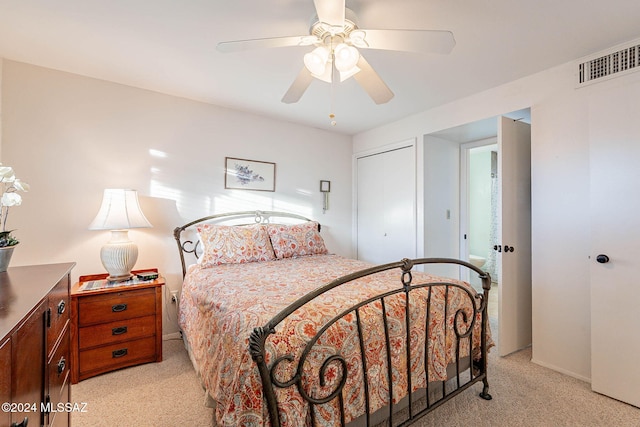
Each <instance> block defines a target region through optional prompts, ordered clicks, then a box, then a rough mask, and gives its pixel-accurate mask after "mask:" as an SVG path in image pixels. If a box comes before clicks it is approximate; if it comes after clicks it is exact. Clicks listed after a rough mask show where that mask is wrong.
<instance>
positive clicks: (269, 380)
mask: <svg viewBox="0 0 640 427" xmlns="http://www.w3.org/2000/svg"><path fill="white" fill-rule="evenodd" d="M251 217H252V218H253V223H263V222H270V221H271V219H272V218H276V217H281V218H293V219H296V220H302V221H306V220H308V219H307V218H305V217H302V216H300V215H295V214H289V213H284V212H262V211H258V212H234V213H231V214H219V215H212V216H209V217H205V218H201V219H198V220H196V221H192V222H190V223H188V224H186V225H184V226H182V227H177V228H176V229H175V230H174V236H175V238H176V242H177V243H178V248H179V250H180V257H181V261H182V268H183V275H184V274H185V272H186V267H185V260H184V253H192V254H194V255H195V256H196V257H197V255H198V254H197V248H198V243H197V242H196V243H193V241H191V240H185V241H181V233H182V232H184V230H185V229H187V228H188V227H191V226H193V225H196V224H200V223H203V222H209V221H220V220H221V221H226V220H228V219H234V220H237V219H246V218H251ZM239 225H241V224H239ZM443 263H444V264H457V265H460V266H464V267H466V268H469V269H470V270H472V271H474V272H476V273H477V274H478V275H479V277H480V279H481V280H482V288H483V292H482V293H478V294H476V295H474V294H473V293H472V292H471V291H470V290H468V289H467V288H465V287H464V286H461V285H459V284H456V283H451V282H445V281H442V282H429V283H413V275H412V272H411V271H412V269H413V268H414V267H415V266H418V265H426V264H443ZM393 269H399V270H400V271H399V273H400V274H399V280H398V283H399V286H398V287H397V288H396V289H393V290H390V291H387V292H385V293H383V294H380V295H376V296H373V297H371V298H369V299H367V300H366V301H361V302H359V303H357V304H355V305H353V306H351V307H344V308H342V312H341V313H340V314H338V315H337V316H335V317H334V318H333V319H331V320H330V321H328V322H327V323H326V324H325V325H322V326H320V325H318V332H317V334H316V335H315V336H314V337H313V338H311V339H310V340H309V341H308V342H307V344H306V347H305V348H304V350H303V352H302V354H301V355H300V357H299V358H298V359H297V360H296V358H295V357H294V356H293V355H291V354H285V355H279V356H278V357H277V358H276V359H275V360H273V361H272V362H271V363H270V365H268V364H267V363H266V348H265V345H266V342H267V339H268V338H269V337H270V336H272V335H275V334H277V333H278V331H277V326H278V325H279V324H280V323H281V322H282V321H283V320H284V319H285V318H287V316H289V315H291V314H292V313H294V312H295V311H296V310H297V309H298V308H300V307H302V306H303V305H305V304H307V303H308V302H309V301H311V300H313V299H314V298H316V297H318V296H319V295H322V294H323V293H326V292H329V291H330V290H332V289H334V288H337V287H339V286H348V284H349V283H350V282H352V281H354V280H356V279H359V278H362V277H365V276H368V275H373V274H376V273H380V272H383V271H387V270H393ZM422 288H426V292H427V297H426V307H427V308H426V322H425V324H424V334H426V337H425V348H424V354H425V355H427V354H428V345H429V340H428V336H429V333H430V330H429V324H430V323H429V321H430V314H431V313H432V310H433V309H434V307H433V305H432V304H431V296H432V294H433V292H434V291H435V289H437V288H442V289H443V293H444V295H445V303H444V304H443V310H444V319H447V318H448V317H449V316H450V315H451V314H452V313H447V310H448V299H447V298H448V296H449V293H450V292H451V289H453V288H456V289H459V290H461V291H462V295H464V296H465V297H466V298H468V299H469V301H470V302H471V304H472V307H474V313H473V315H472V316H468V315H467V313H466V312H465V311H464V310H463V309H460V310H458V311H457V312H456V313H453V316H454V327H453V331H447V332H446V333H453V334H454V335H455V338H454V339H455V345H456V356H455V362H454V364H453V365H455V366H452V368H454V369H448V370H447V371H448V373H450V372H451V371H453V374H452V375H453V378H449V380H448V381H446V382H444V381H442V382H437V383H427V386H426V389H425V390H421V392H422V393H416V391H414V390H413V387H412V383H411V375H407V380H408V381H407V382H408V387H407V388H408V390H406V394H407V397H408V398H406V399H403V400H402V401H401V402H393V399H392V398H391V396H393V387H394V384H393V380H392V378H393V376H392V363H391V342H390V339H389V325H388V323H387V317H386V314H385V313H386V311H385V310H386V306H385V298H387V297H390V296H392V295H396V294H402V295H404V303H405V310H404V312H405V324H404V328H405V332H406V335H407V336H406V340H405V341H404V348H402V350H401V351H405V352H406V359H407V366H406V369H407V372H411V366H410V364H411V362H410V361H411V360H412V355H413V354H414V351H416V349H413V348H411V346H410V345H406V343H410V339H409V331H410V326H411V324H410V316H409V313H410V310H409V308H410V306H411V303H412V292H414V291H415V290H417V289H422ZM490 289H491V277H490V275H489V274H488V273H486V272H484V271H482V270H480V269H479V268H478V267H476V266H474V265H472V264H470V263H467V262H465V261H461V260H457V259H451V258H421V259H414V260H410V259H403V260H401V261H398V262H394V263H389V264H384V265H379V266H374V267H371V268H368V269H365V270H361V271H357V272H354V273H351V274H349V275H346V276H343V277H341V278H338V279H336V280H333V281H332V282H330V283H327V284H326V285H324V286H322V287H320V288H318V289H316V290H315V291H313V292H311V293H309V294H307V295H305V296H304V297H302V298H300V299H299V300H297V301H295V302H294V303H292V304H291V305H289V306H288V307H287V308H285V309H284V310H282V311H281V312H280V313H278V314H277V315H276V316H275V317H273V318H272V319H271V320H270V321H269V322H268V323H267V324H265V325H264V326H262V327H258V328H255V329H254V331H253V332H252V333H251V335H250V337H249V349H248V350H249V352H250V354H251V357H252V358H253V360H254V361H255V363H256V364H257V367H258V371H259V374H260V378H261V381H262V387H263V396H264V399H265V404H266V406H267V409H268V413H269V418H270V421H271V426H273V427H280V426H281V424H282V419H283V418H282V414H281V412H280V410H279V407H278V399H277V393H276V389H277V388H287V387H296V389H297V392H298V393H299V394H300V396H302V398H303V399H304V400H305V401H306V402H307V404H308V413H307V419H306V420H305V424H306V425H311V426H315V425H316V415H315V413H316V407H318V406H319V405H324V404H330V403H336V402H337V406H338V408H339V415H338V416H339V419H337V420H335V422H336V425H340V426H345V425H346V424H345V411H344V409H345V408H344V401H343V395H342V389H343V387H344V385H345V383H346V381H347V378H348V377H349V376H350V375H356V374H355V373H352V372H349V369H348V364H347V362H346V360H345V359H344V357H343V356H342V355H341V354H333V355H330V356H328V357H326V359H325V360H324V363H323V364H322V366H321V368H320V370H319V372H318V378H317V381H316V383H317V384H320V385H321V386H324V385H325V383H326V379H325V378H324V376H325V375H326V372H327V369H328V368H329V367H330V366H331V365H334V366H338V367H339V372H340V373H341V377H340V378H338V381H337V385H336V386H335V388H334V389H333V390H332V391H331V392H330V393H328V394H325V395H323V396H313V393H311V392H310V391H308V390H306V389H305V375H306V374H303V365H304V363H305V360H306V359H307V357H308V356H309V354H310V352H311V351H312V349H313V347H314V345H315V344H316V343H317V342H318V340H319V339H320V338H321V337H322V335H323V334H324V333H325V332H326V331H327V330H328V329H329V327H330V326H331V325H333V324H334V323H336V322H338V321H340V319H343V318H344V317H345V316H347V315H349V316H350V318H353V317H354V316H355V319H356V326H357V334H358V339H359V352H360V360H361V361H362V364H363V366H362V374H361V375H362V378H359V381H361V382H362V384H363V385H364V394H365V396H364V400H365V408H366V413H365V414H364V416H363V417H360V418H364V419H363V420H360V424H362V422H364V423H365V425H366V426H371V425H378V424H379V423H380V421H379V420H380V417H381V413H382V417H383V418H382V419H383V423H384V425H388V426H393V427H395V426H407V425H409V424H412V423H413V422H415V421H416V420H417V419H419V418H421V417H423V416H424V415H426V414H427V413H429V412H431V411H432V410H434V409H435V408H437V407H438V406H440V405H442V404H443V403H444V402H446V401H448V400H450V399H451V398H453V397H455V396H456V395H458V394H460V393H461V392H463V391H464V390H466V389H468V388H469V387H471V386H472V385H474V384H475V383H477V382H482V383H483V388H482V392H481V393H480V394H479V395H480V397H481V398H483V399H485V400H490V399H491V398H492V397H491V395H490V394H489V392H488V391H489V383H488V380H487V357H488V339H487V337H488V314H487V302H488V300H489V291H490ZM415 295H418V294H415ZM416 298H417V297H416ZM374 302H379V303H380V305H381V307H382V312H381V318H382V319H381V321H382V324H383V326H384V336H385V340H386V343H385V345H386V348H385V352H386V366H387V372H386V375H387V380H388V385H389V399H388V401H389V402H391V403H390V404H388V405H387V406H385V407H383V408H382V409H380V410H378V411H377V413H376V414H375V415H376V416H375V417H373V416H372V414H371V413H370V412H371V410H370V396H369V387H368V384H369V381H368V378H367V366H366V364H367V358H366V356H365V348H364V339H363V329H362V328H363V324H362V323H361V321H360V310H361V309H362V307H364V306H366V305H367V304H371V303H374ZM477 316H479V318H480V333H481V337H480V342H481V346H480V349H479V352H480V355H479V357H476V358H475V359H474V357H473V353H474V352H473V349H472V343H473V334H474V329H475V326H476V318H477ZM421 332H422V329H421ZM463 340H469V341H468V343H469V355H468V356H464V357H462V356H461V354H460V351H461V345H462V342H463ZM425 359H427V358H426V357H425ZM283 363H287V364H293V365H289V366H293V372H294V374H293V376H292V377H291V378H288V379H286V380H283V379H280V378H278V376H279V375H278V369H279V367H281V365H282V364H283ZM421 369H424V374H425V375H426V377H425V378H429V366H428V363H424V366H423V367H422V368H421ZM450 375H451V374H450ZM280 376H281V375H280ZM306 379H308V378H306ZM360 424H359V425H360Z"/></svg>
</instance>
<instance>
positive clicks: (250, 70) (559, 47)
mask: <svg viewBox="0 0 640 427" xmlns="http://www.w3.org/2000/svg"><path fill="white" fill-rule="evenodd" d="M347 6H348V7H349V8H351V9H352V10H354V12H355V13H356V14H357V16H358V24H359V26H360V27H361V28H369V29H437V30H450V31H452V32H453V33H454V35H455V38H456V42H457V44H456V47H455V48H454V50H453V52H452V53H451V54H449V55H437V54H429V55H421V54H415V53H404V52H392V51H379V50H371V49H369V50H366V51H365V50H363V54H364V56H365V57H366V58H367V60H368V61H369V63H370V64H371V65H372V66H373V67H374V69H375V70H376V71H377V72H378V74H379V75H380V76H381V77H382V78H383V80H384V81H385V82H386V83H387V85H388V86H389V87H390V88H391V90H392V91H393V92H394V93H395V97H394V98H393V99H392V100H391V101H390V102H389V103H387V104H384V105H376V104H374V103H373V101H371V99H370V98H369V97H368V96H367V94H366V93H365V92H364V91H363V90H362V89H361V88H360V87H359V86H358V85H357V83H356V82H355V81H354V79H349V80H347V81H345V82H343V83H341V84H340V85H338V86H337V88H336V89H335V93H334V106H335V108H334V109H333V111H334V113H335V114H336V121H337V125H336V126H335V127H332V126H331V125H330V120H329V118H328V115H329V113H330V110H331V96H330V92H331V91H330V85H329V84H327V83H324V82H321V81H314V82H313V83H312V84H311V86H310V87H309V89H308V90H307V92H306V93H305V94H304V95H303V96H302V98H301V100H300V101H299V102H298V103H297V104H289V105H287V104H283V103H281V102H280V100H281V98H282V96H283V95H284V93H285V92H286V91H287V89H288V88H289V86H290V84H291V82H292V81H293V80H294V78H295V77H296V76H297V74H298V72H299V71H300V69H301V67H302V66H303V64H302V56H303V54H304V53H305V52H307V51H309V50H311V49H310V48H309V47H306V48H305V47H285V48H273V49H264V50H252V51H244V52H237V53H226V54H223V53H219V52H218V51H216V49H215V46H216V44H217V43H218V42H221V41H229V40H237V39H252V38H265V37H278V36H291V35H304V34H308V27H309V22H310V19H311V17H312V15H313V14H314V6H313V1H312V0H226V1H222V0H58V1H51V0H0V57H4V58H7V59H11V60H16V61H21V62H27V63H31V64H36V65H40V66H44V67H49V68H53V69H58V70H63V71H68V72H72V73H77V74H81V75H86V76H90V77H95V78H98V79H104V80H109V81H113V82H118V83H122V84H126V85H131V86H136V87H141V88H145V89H150V90H154V91H158V92H163V93H167V94H172V95H177V96H182V97H186V98H190V99H194V100H200V101H204V102H208V103H211V104H216V105H220V106H225V107H230V108H234V109H238V110H242V111H248V112H252V113H256V114H261V115H266V116H269V117H275V118H280V119H284V120H287V121H290V122H296V123H301V124H303V125H308V126H313V127H317V128H324V129H328V130H331V131H335V132H340V133H345V134H354V133H358V132H361V131H364V130H367V129H370V128H373V127H376V126H379V125H381V124H384V123H388V122H391V121H394V120H397V119H399V118H401V117H404V116H407V115H410V114H414V113H417V112H420V111H424V110H427V109H429V108H431V107H434V106H436V105H440V104H443V103H447V102H451V101H453V100H455V99H459V98H461V97H464V96H467V95H470V94H473V93H476V92H479V91H482V90H485V89H489V88H491V87H495V86H498V85H500V84H502V83H505V82H508V81H511V80H514V79H517V78H520V77H524V76H526V75H529V74H533V73H535V72H538V71H541V70H544V69H547V68H549V67H552V66H555V65H559V64H562V63H565V62H568V61H571V60H574V59H577V58H580V57H582V56H585V55H589V54H592V53H595V52H598V51H600V50H603V49H606V48H609V47H612V46H615V45H617V44H619V43H623V42H627V41H629V40H633V39H635V38H637V37H639V36H640V27H639V26H638V21H639V18H640V1H639V0H608V1H602V0H599V1H594V0H347Z"/></svg>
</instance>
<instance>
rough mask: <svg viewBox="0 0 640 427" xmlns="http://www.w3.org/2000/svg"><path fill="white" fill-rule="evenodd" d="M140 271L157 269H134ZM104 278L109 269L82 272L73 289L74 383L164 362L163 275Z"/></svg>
mask: <svg viewBox="0 0 640 427" xmlns="http://www.w3.org/2000/svg"><path fill="white" fill-rule="evenodd" d="M141 271H155V272H157V271H158V270H157V269H147V270H138V271H133V273H134V274H135V273H136V272H141ZM106 277H107V274H106V273H105V274H96V275H90V276H80V278H79V281H78V283H76V284H75V285H73V287H72V288H71V382H72V383H73V384H76V383H77V382H78V381H82V380H84V379H87V378H90V377H93V376H95V375H99V374H102V373H105V372H110V371H114V370H116V369H120V368H125V367H128V366H134V365H139V364H142V363H148V362H161V361H162V286H163V285H164V283H165V282H164V278H162V277H161V276H159V277H158V278H157V279H154V280H149V281H138V280H131V281H129V282H122V283H121V284H117V285H116V284H110V283H106V281H105V280H104V279H105V278H106ZM134 277H135V276H134ZM103 286H107V287H103Z"/></svg>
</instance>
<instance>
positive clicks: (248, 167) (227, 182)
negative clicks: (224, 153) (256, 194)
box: [224, 157, 276, 191]
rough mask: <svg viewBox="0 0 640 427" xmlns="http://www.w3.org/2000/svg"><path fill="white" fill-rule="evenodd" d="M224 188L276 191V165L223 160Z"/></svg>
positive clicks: (229, 159) (259, 161) (231, 159)
mask: <svg viewBox="0 0 640 427" xmlns="http://www.w3.org/2000/svg"><path fill="white" fill-rule="evenodd" d="M224 169H225V173H224V188H226V189H230V190H254V191H276V164H275V163H272V162H263V161H261V160H249V159H239V158H236V157H225V158H224Z"/></svg>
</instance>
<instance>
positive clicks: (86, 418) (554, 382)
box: [72, 340, 640, 427]
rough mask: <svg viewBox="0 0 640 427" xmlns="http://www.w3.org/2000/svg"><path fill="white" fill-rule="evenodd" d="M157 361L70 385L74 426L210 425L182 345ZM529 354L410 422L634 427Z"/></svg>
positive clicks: (500, 363)
mask: <svg viewBox="0 0 640 427" xmlns="http://www.w3.org/2000/svg"><path fill="white" fill-rule="evenodd" d="M163 349H164V350H163V351H164V361H163V362H161V363H150V364H146V365H141V366H136V367H133V368H129V369H123V370H120V371H117V372H112V373H109V374H105V375H101V376H98V377H94V378H90V379H88V380H85V381H82V382H80V383H79V384H76V385H74V386H73V387H72V401H73V402H87V412H86V413H74V414H73V415H72V425H73V426H74V427H98V426H110V427H113V426H144V427H147V426H148V427H163V426H166V427H174V426H202V427H207V426H211V425H212V423H211V415H212V414H211V411H210V410H209V409H207V408H205V407H204V405H203V401H204V399H203V392H202V389H201V388H200V385H199V383H198V381H197V379H196V375H195V372H194V370H193V368H192V366H191V363H190V361H189V358H188V356H187V353H186V351H185V349H184V346H183V344H182V341H180V340H171V341H165V342H164V347H163ZM530 359H531V351H530V349H525V350H522V351H520V352H518V353H515V354H512V355H510V356H508V357H505V358H499V357H497V356H496V355H495V352H494V354H493V355H491V356H490V360H489V370H490V371H489V386H490V390H489V391H490V393H491V394H492V395H493V400H491V401H485V400H482V399H480V398H479V397H478V393H479V392H480V391H481V388H482V387H481V385H475V386H474V387H472V388H471V389H469V390H467V391H465V392H464V393H462V394H461V395H459V396H457V397H456V398H455V399H453V400H452V401H450V402H448V403H446V404H445V405H443V406H441V407H440V408H437V409H436V410H435V411H434V412H432V413H431V414H428V415H426V416H425V417H424V418H422V419H421V420H420V421H418V422H417V423H416V424H415V425H416V426H419V427H442V426H487V427H495V426H536V427H537V426H540V427H559V426H576V427H578V426H580V427H587V426H607V427H614V426H615V427H627V426H628V427H639V426H640V409H638V408H635V407H632V406H629V405H626V404H624V403H621V402H618V401H616V400H613V399H610V398H607V397H605V396H602V395H599V394H597V393H593V392H592V391H591V390H590V388H589V384H587V383H585V382H582V381H579V380H576V379H573V378H571V377H568V376H566V375H562V374H559V373H557V372H554V371H551V370H549V369H546V368H543V367H541V366H538V365H535V364H533V363H531V362H530Z"/></svg>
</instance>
